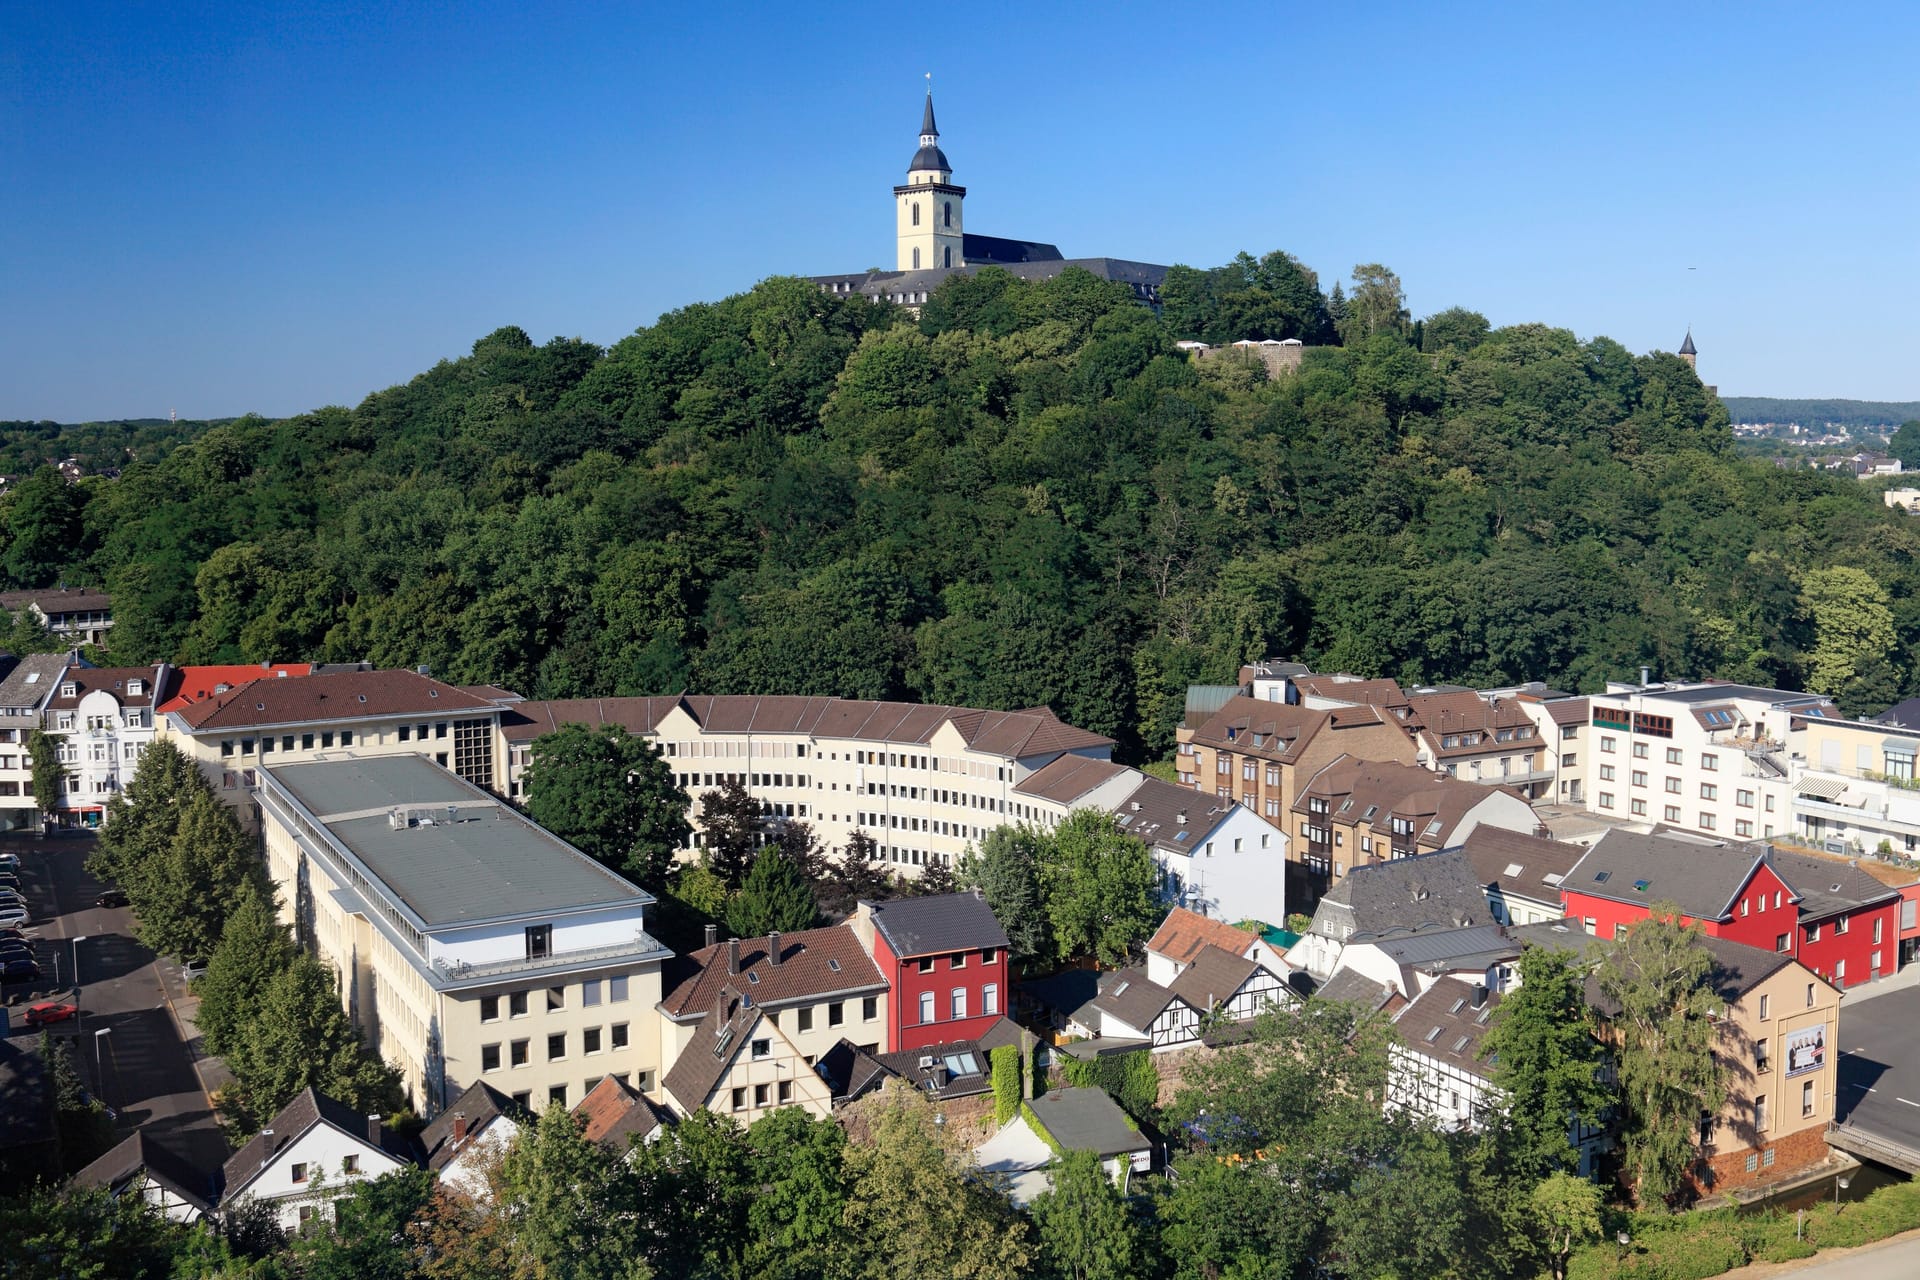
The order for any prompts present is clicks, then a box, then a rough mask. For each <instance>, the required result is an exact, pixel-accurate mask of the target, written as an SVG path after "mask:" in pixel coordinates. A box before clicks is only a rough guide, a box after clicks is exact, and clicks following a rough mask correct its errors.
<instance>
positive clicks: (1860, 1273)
mask: <svg viewBox="0 0 1920 1280" xmlns="http://www.w3.org/2000/svg"><path fill="white" fill-rule="evenodd" d="M1775 1274H1779V1275H1791V1276H1792V1277H1793V1280H1913V1277H1914V1276H1920V1238H1912V1239H1906V1240H1900V1241H1896V1242H1894V1243H1892V1244H1880V1245H1865V1246H1862V1247H1861V1248H1858V1249H1849V1250H1847V1252H1846V1254H1845V1255H1844V1256H1842V1257H1838V1258H1829V1259H1827V1260H1826V1261H1824V1262H1822V1261H1821V1260H1820V1259H1818V1258H1815V1259H1814V1260H1813V1261H1811V1262H1809V1263H1808V1264H1807V1265H1806V1266H1804V1267H1796V1268H1794V1269H1792V1270H1790V1271H1780V1272H1776V1273H1775Z"/></svg>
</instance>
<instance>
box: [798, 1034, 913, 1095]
mask: <svg viewBox="0 0 1920 1280" xmlns="http://www.w3.org/2000/svg"><path fill="white" fill-rule="evenodd" d="M814 1070H815V1072H817V1073H818V1074H819V1076H820V1078H821V1079H822V1080H824V1081H826V1082H827V1088H828V1089H829V1090H831V1091H832V1093H833V1100H834V1101H835V1102H842V1101H846V1102H850V1101H852V1100H853V1099H855V1098H859V1097H862V1096H864V1095H865V1094H867V1093H869V1092H871V1091H872V1090H874V1089H877V1088H879V1087H880V1085H881V1083H882V1082H883V1081H886V1080H889V1079H892V1078H893V1076H894V1074H895V1073H894V1072H893V1071H891V1070H889V1069H888V1067H887V1065H886V1064H885V1063H884V1062H882V1061H880V1059H879V1058H878V1057H876V1056H875V1055H873V1054H871V1053H868V1052H867V1051H866V1050H864V1049H862V1048H860V1047H859V1046H858V1045H856V1044H854V1042H853V1041H851V1040H847V1039H844V1038H843V1039H841V1040H840V1041H839V1042H838V1043H837V1044H835V1045H834V1046H833V1048H831V1049H829V1050H827V1051H826V1053H825V1054H823V1055H821V1058H820V1061H819V1062H817V1063H815V1064H814Z"/></svg>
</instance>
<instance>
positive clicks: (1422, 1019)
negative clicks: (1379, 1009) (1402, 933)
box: [1394, 981, 1500, 1076]
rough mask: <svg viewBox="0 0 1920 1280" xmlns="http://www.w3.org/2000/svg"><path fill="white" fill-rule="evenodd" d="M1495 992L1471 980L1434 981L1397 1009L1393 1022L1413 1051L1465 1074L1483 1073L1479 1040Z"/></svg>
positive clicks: (1483, 1035) (1496, 996)
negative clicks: (1405, 1004) (1405, 1005)
mask: <svg viewBox="0 0 1920 1280" xmlns="http://www.w3.org/2000/svg"><path fill="white" fill-rule="evenodd" d="M1499 1003H1500V993H1499V992H1497V991H1496V992H1488V991H1487V990H1486V988H1485V987H1479V986H1476V985H1475V984H1473V983H1468V982H1458V981H1448V982H1436V983H1434V984H1433V985H1432V986H1431V987H1428V988H1427V989H1426V990H1425V991H1423V992H1421V993H1420V995H1419V996H1417V997H1415V999H1414V1001H1413V1003H1411V1004H1409V1005H1408V1006H1407V1007H1406V1008H1405V1009H1402V1010H1401V1011H1400V1015H1399V1017H1397V1018H1395V1019H1394V1025H1395V1027H1396V1028H1398V1030H1399V1032H1400V1039H1401V1040H1402V1042H1404V1043H1405V1045H1406V1046H1407V1048H1409V1049H1411V1050H1412V1051H1413V1052H1415V1053H1419V1054H1424V1055H1425V1056H1427V1057H1429V1058H1432V1059H1434V1060H1435V1061H1438V1062H1444V1063H1446V1064H1448V1065H1449V1066H1452V1067H1456V1068H1458V1069H1460V1070H1461V1071H1464V1072H1467V1073H1468V1074H1469V1075H1476V1076H1485V1075H1487V1074H1488V1072H1487V1068H1486V1065H1485V1064H1484V1063H1482V1062H1481V1061H1480V1042H1481V1041H1482V1040H1484V1039H1485V1038H1486V1035H1487V1028H1488V1026H1489V1025H1490V1024H1491V1022H1492V1020H1493V1011H1494V1009H1495V1008H1496V1007H1498V1005H1499Z"/></svg>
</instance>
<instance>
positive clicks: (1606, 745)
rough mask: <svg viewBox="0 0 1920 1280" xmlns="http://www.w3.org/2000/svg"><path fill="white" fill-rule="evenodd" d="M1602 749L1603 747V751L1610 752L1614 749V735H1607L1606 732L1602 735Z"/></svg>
mask: <svg viewBox="0 0 1920 1280" xmlns="http://www.w3.org/2000/svg"><path fill="white" fill-rule="evenodd" d="M1600 749H1601V750H1602V751H1608V752H1610V751H1612V750H1613V739H1612V737H1610V736H1608V735H1605V734H1603V735H1601V738H1600Z"/></svg>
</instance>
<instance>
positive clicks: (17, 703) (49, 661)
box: [0, 653, 73, 707]
mask: <svg viewBox="0 0 1920 1280" xmlns="http://www.w3.org/2000/svg"><path fill="white" fill-rule="evenodd" d="M71 662H73V656H72V655H71V654H65V653H30V654H28V655H27V656H26V657H24V658H22V659H20V664H19V665H18V666H16V667H15V668H14V669H13V670H12V671H11V672H10V673H9V674H8V675H7V678H6V679H5V680H0V707H38V706H39V705H41V704H42V703H43V702H45V701H46V700H47V699H48V698H49V697H51V696H52V695H53V692H54V690H56V689H57V688H58V687H59V685H60V673H61V672H63V671H65V670H66V669H67V666H68V664H70V663H71Z"/></svg>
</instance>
